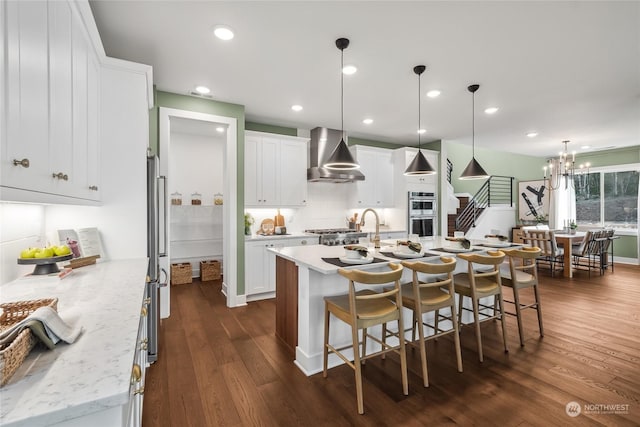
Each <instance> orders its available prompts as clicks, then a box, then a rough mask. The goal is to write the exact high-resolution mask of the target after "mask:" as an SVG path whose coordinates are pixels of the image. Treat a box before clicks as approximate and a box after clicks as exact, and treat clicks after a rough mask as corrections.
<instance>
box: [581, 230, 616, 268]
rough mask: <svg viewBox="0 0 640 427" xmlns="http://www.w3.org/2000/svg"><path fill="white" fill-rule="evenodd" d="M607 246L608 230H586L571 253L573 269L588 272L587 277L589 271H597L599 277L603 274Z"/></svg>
mask: <svg viewBox="0 0 640 427" xmlns="http://www.w3.org/2000/svg"><path fill="white" fill-rule="evenodd" d="M609 244H610V240H609V232H608V230H588V231H587V234H586V235H585V236H584V239H583V240H582V242H581V243H580V245H578V246H577V247H575V248H574V249H573V250H572V252H571V255H572V256H573V266H574V268H575V269H576V270H579V269H582V270H588V271H589V277H591V270H598V271H599V272H600V275H602V274H604V270H605V269H606V258H607V252H608V250H609Z"/></svg>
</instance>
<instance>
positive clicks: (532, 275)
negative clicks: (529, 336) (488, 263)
mask: <svg viewBox="0 0 640 427" xmlns="http://www.w3.org/2000/svg"><path fill="white" fill-rule="evenodd" d="M503 252H504V253H505V254H506V255H507V256H508V257H509V265H508V266H507V265H502V266H501V267H500V275H501V276H502V285H503V286H508V287H510V288H511V289H513V299H514V301H509V300H504V302H507V303H510V304H513V305H515V307H516V312H515V313H509V312H507V311H505V313H506V314H509V315H511V316H516V318H517V319H518V332H519V334H520V345H521V346H524V338H523V336H524V332H523V331H524V328H523V327H522V310H524V309H527V308H535V309H536V312H537V313H538V326H539V327H540V336H541V337H543V336H544V328H543V327H542V306H541V305H540V294H539V293H538V268H537V264H536V258H537V257H538V256H540V252H541V249H540V248H536V247H534V248H527V247H525V248H522V249H510V250H504V251H503ZM525 288H533V295H534V297H535V302H534V303H532V304H522V303H521V302H520V289H525Z"/></svg>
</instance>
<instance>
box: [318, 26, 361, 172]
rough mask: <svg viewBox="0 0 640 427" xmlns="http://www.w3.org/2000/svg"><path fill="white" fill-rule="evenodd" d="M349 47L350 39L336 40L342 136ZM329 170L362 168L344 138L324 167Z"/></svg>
mask: <svg viewBox="0 0 640 427" xmlns="http://www.w3.org/2000/svg"><path fill="white" fill-rule="evenodd" d="M348 46H349V39H345V38H339V39H338V40H336V47H337V48H338V49H340V52H341V53H340V119H341V124H342V129H341V130H342V135H344V73H343V72H342V69H343V68H344V50H345V49H346V48H347V47H348ZM322 167H325V168H327V169H337V170H352V169H358V168H360V165H359V164H358V162H356V161H355V159H354V158H353V156H352V155H351V151H349V147H348V146H347V143H346V142H344V136H343V137H342V138H340V143H339V144H338V145H337V146H336V148H335V149H334V150H333V152H332V153H331V155H330V156H329V158H328V159H327V161H326V162H324V165H322Z"/></svg>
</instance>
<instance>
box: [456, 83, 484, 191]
mask: <svg viewBox="0 0 640 427" xmlns="http://www.w3.org/2000/svg"><path fill="white" fill-rule="evenodd" d="M479 88H480V85H470V86H469V87H467V90H468V91H469V92H471V99H472V101H471V153H472V154H471V161H470V162H469V164H468V165H467V167H466V168H465V169H464V171H462V175H460V179H487V178H489V174H488V173H487V172H485V170H484V169H483V168H482V166H480V163H478V161H477V160H476V148H475V147H476V145H475V144H476V143H475V132H476V129H475V127H476V123H475V102H476V91H477V90H478V89H479Z"/></svg>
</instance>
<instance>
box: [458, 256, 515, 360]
mask: <svg viewBox="0 0 640 427" xmlns="http://www.w3.org/2000/svg"><path fill="white" fill-rule="evenodd" d="M504 257H505V254H504V252H502V251H487V254H486V255H480V254H469V253H462V254H458V258H460V259H463V260H465V261H467V262H468V272H467V273H466V274H465V273H459V274H456V275H455V276H453V280H454V289H455V291H456V293H457V294H458V296H459V300H458V322H459V323H460V325H459V327H462V310H463V309H464V310H468V309H467V308H463V306H462V302H463V297H469V298H471V302H472V304H473V310H471V311H473V323H474V324H475V329H476V340H477V342H478V356H479V358H480V362H482V361H483V356H482V336H481V334H480V322H484V321H486V320H491V319H498V318H499V319H500V320H501V322H502V339H503V341H504V351H505V353H506V352H508V351H509V349H508V347H507V324H506V322H505V318H504V301H503V300H502V282H501V280H500V264H502V261H504ZM487 266H490V267H491V268H490V269H489V270H487V269H486V267H487ZM483 267H484V268H483ZM489 296H493V297H495V298H497V299H498V300H497V303H498V304H496V303H494V304H493V305H492V306H488V305H484V304H481V303H480V298H484V297H489ZM496 305H497V306H498V307H499V308H500V312H499V313H498V312H497V309H496ZM480 307H482V308H483V309H486V308H489V309H493V315H488V314H485V313H480ZM481 315H482V316H483V318H482V319H480V316H481Z"/></svg>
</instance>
